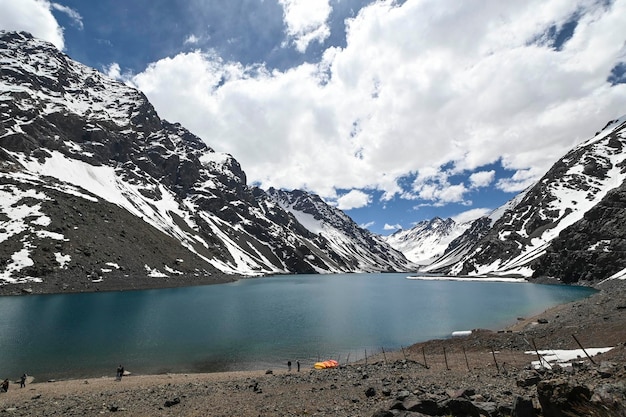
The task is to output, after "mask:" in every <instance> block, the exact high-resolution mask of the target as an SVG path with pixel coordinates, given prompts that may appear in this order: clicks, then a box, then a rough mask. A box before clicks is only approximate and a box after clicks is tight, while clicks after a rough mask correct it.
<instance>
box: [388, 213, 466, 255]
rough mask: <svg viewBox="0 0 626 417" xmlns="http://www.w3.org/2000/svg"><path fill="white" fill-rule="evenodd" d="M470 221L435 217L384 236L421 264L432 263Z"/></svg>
mask: <svg viewBox="0 0 626 417" xmlns="http://www.w3.org/2000/svg"><path fill="white" fill-rule="evenodd" d="M470 226H471V222H465V223H457V222H455V221H454V220H452V219H445V220H443V219H441V218H439V217H435V218H434V219H432V220H424V221H421V222H419V223H417V224H416V225H415V226H413V227H412V228H410V229H409V230H402V229H401V230H398V231H397V232H395V233H393V234H391V235H389V236H386V237H384V239H385V241H386V242H387V243H389V245H391V247H392V248H394V249H397V250H399V251H400V252H402V253H404V256H406V257H407V259H409V260H411V261H412V262H415V263H416V264H418V265H421V266H427V265H431V264H433V262H435V261H436V260H437V259H439V258H441V256H443V254H444V252H445V251H446V249H447V248H448V247H449V246H450V243H451V242H452V241H454V240H455V239H456V238H458V237H459V236H461V235H462V234H463V233H464V232H465V231H466V230H467V229H469V227H470Z"/></svg>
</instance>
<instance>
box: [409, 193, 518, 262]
mask: <svg viewBox="0 0 626 417" xmlns="http://www.w3.org/2000/svg"><path fill="white" fill-rule="evenodd" d="M526 192H528V189H526V190H524V191H522V192H521V193H519V194H518V195H517V196H515V197H514V198H512V199H511V200H509V201H507V202H506V203H505V204H503V205H502V206H500V207H498V208H496V209H495V210H493V211H492V212H491V213H489V214H487V215H486V216H482V217H480V218H478V219H475V220H472V221H470V222H467V224H466V225H465V226H466V227H465V230H464V231H463V232H462V233H461V234H460V236H457V237H456V238H454V239H453V240H452V241H450V242H449V244H448V246H447V247H446V248H445V250H444V252H443V255H441V256H440V257H438V258H436V259H434V260H433V262H431V263H430V264H428V265H426V266H424V267H422V268H421V269H420V271H421V272H429V273H440V272H443V273H451V271H450V268H451V266H452V265H455V264H458V263H459V262H460V261H461V260H463V258H464V257H465V256H467V255H468V253H469V252H470V251H471V250H472V248H473V246H474V245H475V244H476V242H478V241H479V240H480V239H482V238H483V237H485V235H487V233H489V230H490V229H491V227H492V226H493V225H494V223H495V222H496V221H497V220H498V219H500V217H502V216H503V215H504V213H506V212H507V211H508V210H510V209H511V208H512V207H515V206H516V205H517V204H518V203H519V201H521V200H522V199H523V198H524V195H526Z"/></svg>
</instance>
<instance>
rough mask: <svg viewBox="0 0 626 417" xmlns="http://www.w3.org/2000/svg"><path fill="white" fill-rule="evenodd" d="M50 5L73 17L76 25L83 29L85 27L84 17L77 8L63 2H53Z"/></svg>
mask: <svg viewBox="0 0 626 417" xmlns="http://www.w3.org/2000/svg"><path fill="white" fill-rule="evenodd" d="M50 6H51V7H52V8H53V9H54V10H58V11H60V12H62V13H65V14H66V15H68V16H69V18H70V19H72V21H73V22H74V24H75V25H76V27H78V28H79V29H81V30H82V29H83V17H82V16H81V15H80V13H78V12H77V11H76V10H74V9H72V8H70V7H67V6H63V5H62V4H58V3H51V4H50Z"/></svg>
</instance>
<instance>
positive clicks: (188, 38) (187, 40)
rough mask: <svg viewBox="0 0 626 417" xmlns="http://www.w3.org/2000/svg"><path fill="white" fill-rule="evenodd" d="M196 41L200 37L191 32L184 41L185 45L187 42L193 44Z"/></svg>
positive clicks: (198, 40)
mask: <svg viewBox="0 0 626 417" xmlns="http://www.w3.org/2000/svg"><path fill="white" fill-rule="evenodd" d="M198 42H200V38H199V37H197V36H196V35H194V34H193V33H192V34H191V35H189V36H187V38H186V39H185V42H184V43H185V45H187V44H192V45H195V44H197V43H198Z"/></svg>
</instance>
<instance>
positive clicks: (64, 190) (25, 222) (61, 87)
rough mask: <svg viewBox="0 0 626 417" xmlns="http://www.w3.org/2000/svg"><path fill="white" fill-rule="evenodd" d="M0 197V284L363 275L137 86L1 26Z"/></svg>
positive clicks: (49, 286) (383, 262)
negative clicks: (167, 115) (159, 112)
mask: <svg viewBox="0 0 626 417" xmlns="http://www.w3.org/2000/svg"><path fill="white" fill-rule="evenodd" d="M0 196H1V197H2V198H1V199H0V243H1V245H0V261H2V262H1V263H0V288H2V287H3V286H5V285H6V284H15V283H19V284H20V285H32V286H33V287H35V286H36V285H39V286H40V287H42V288H43V287H44V286H45V287H46V290H45V291H48V292H50V291H64V290H67V291H90V290H97V289H98V288H105V289H106V288H109V289H110V288H113V287H119V288H135V287H142V288H145V287H150V286H151V285H153V283H154V282H156V280H162V281H167V282H168V283H169V284H167V285H187V284H190V283H194V282H208V281H210V280H211V278H208V279H206V277H216V276H219V275H223V274H236V275H260V274H268V273H314V272H352V271H361V270H363V269H362V268H361V267H362V266H363V265H361V264H360V263H359V262H355V260H354V259H353V258H352V257H348V258H346V257H344V252H336V251H335V247H336V246H337V245H333V244H332V242H330V241H329V240H328V239H327V238H326V237H323V236H320V235H318V234H317V233H312V232H311V231H309V230H308V229H307V228H306V227H304V226H303V225H302V224H300V223H299V221H298V219H297V218H296V217H295V216H294V215H293V214H292V213H291V212H289V211H286V210H284V209H283V208H282V207H281V206H280V205H279V204H277V203H276V202H275V201H273V200H272V199H271V198H270V197H269V196H268V195H267V194H266V193H265V192H264V191H262V190H260V189H256V188H251V187H248V186H247V185H246V176H245V173H244V171H243V170H242V168H241V167H240V166H239V163H238V162H237V161H236V160H235V159H234V158H233V157H232V156H230V155H228V154H223V153H218V152H215V151H213V150H212V149H211V148H209V147H208V146H207V145H206V144H205V143H204V142H203V141H202V140H201V139H200V138H198V137H196V136H195V135H193V134H192V133H190V132H189V131H187V130H186V129H185V128H184V127H182V126H180V125H179V124H173V123H169V122H167V121H165V120H162V119H160V118H159V116H158V115H157V113H156V111H155V110H154V108H153V107H152V105H151V104H150V103H149V102H148V100H147V99H146V97H145V96H144V95H143V94H142V93H141V92H139V91H138V90H136V89H134V88H132V87H129V86H127V85H124V84H122V83H119V82H116V81H115V80H112V79H110V78H108V77H106V76H104V75H102V74H101V73H99V72H98V71H96V70H94V69H91V68H88V67H86V66H84V65H82V64H80V63H78V62H75V61H73V60H71V59H70V58H69V57H68V56H67V55H65V54H63V53H61V52H59V51H58V50H57V49H56V48H55V47H54V46H53V45H51V44H49V43H47V42H44V41H40V40H38V39H35V38H33V37H32V36H31V35H29V34H27V33H23V32H21V33H16V32H1V31H0ZM353 244H354V245H355V249H354V252H355V253H360V251H361V250H364V251H365V252H366V253H367V251H368V250H370V249H371V248H370V247H369V245H370V242H369V241H367V240H363V241H359V240H356V241H354V242H353ZM359 244H364V245H368V246H367V248H357V247H356V246H358V245H359ZM382 252H385V250H382ZM376 260H377V262H379V263H377V264H376V265H375V264H374V263H371V264H370V265H368V268H369V269H367V270H375V271H387V270H398V268H401V267H403V265H405V264H406V260H405V259H403V257H402V255H399V256H396V254H393V255H389V256H387V257H385V256H383V255H381V256H380V257H379V258H377V259H376ZM203 277H204V278H203ZM150 280H153V281H150ZM113 281H115V282H116V284H115V285H113V284H110V283H111V282H113ZM107 283H109V284H110V286H109V287H107ZM35 284H36V285H35ZM156 286H162V285H156Z"/></svg>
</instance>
